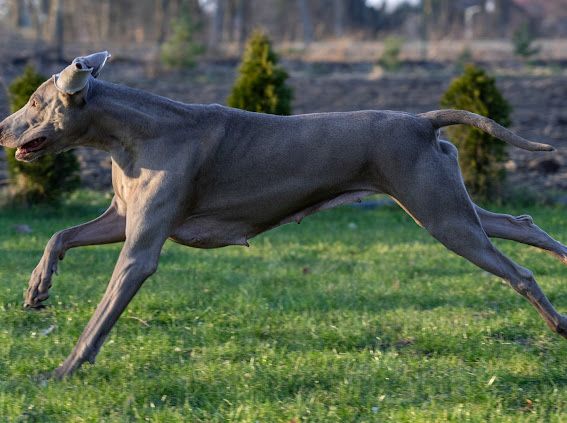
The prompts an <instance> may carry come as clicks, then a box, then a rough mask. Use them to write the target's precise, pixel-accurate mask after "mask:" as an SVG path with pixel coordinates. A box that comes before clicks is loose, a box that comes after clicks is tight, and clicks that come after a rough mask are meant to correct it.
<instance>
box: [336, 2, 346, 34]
mask: <svg viewBox="0 0 567 423" xmlns="http://www.w3.org/2000/svg"><path fill="white" fill-rule="evenodd" d="M333 12H334V22H333V30H334V33H335V37H337V38H338V37H342V36H343V33H344V13H345V10H344V2H343V0H334V2H333Z"/></svg>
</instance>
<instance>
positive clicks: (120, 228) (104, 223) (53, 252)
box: [24, 197, 126, 308]
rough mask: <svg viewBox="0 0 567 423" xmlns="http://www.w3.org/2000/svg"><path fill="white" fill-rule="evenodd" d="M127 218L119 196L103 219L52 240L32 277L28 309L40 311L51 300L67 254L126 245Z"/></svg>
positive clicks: (85, 224)
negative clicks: (78, 249) (54, 280)
mask: <svg viewBox="0 0 567 423" xmlns="http://www.w3.org/2000/svg"><path fill="white" fill-rule="evenodd" d="M125 228H126V216H125V209H124V207H122V206H121V204H119V202H118V200H117V199H116V197H115V198H114V199H113V200H112V203H111V204H110V207H109V208H108V210H106V211H105V212H104V213H103V214H102V215H101V216H100V217H98V218H97V219H95V220H92V221H90V222H87V223H84V224H82V225H78V226H74V227H72V228H68V229H64V230H62V231H60V232H57V233H56V234H55V235H53V236H52V237H51V239H50V240H49V242H48V243H47V246H46V247H45V251H44V252H43V256H42V257H41V260H40V261H39V263H38V265H37V266H36V267H35V269H34V271H33V272H32V274H31V277H30V281H29V284H28V290H27V292H26V297H25V303H24V304H25V306H26V307H32V308H36V307H39V306H40V305H41V302H42V301H45V300H46V299H47V298H48V297H49V288H51V278H52V276H53V273H54V272H55V271H56V270H57V262H58V261H59V260H63V256H64V255H65V252H66V251H67V250H68V249H70V248H74V247H82V246H85V245H99V244H110V243H113V242H122V241H124V237H125Z"/></svg>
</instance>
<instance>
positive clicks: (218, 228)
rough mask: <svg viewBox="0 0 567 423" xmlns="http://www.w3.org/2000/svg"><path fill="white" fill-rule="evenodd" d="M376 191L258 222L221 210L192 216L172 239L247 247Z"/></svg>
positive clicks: (211, 245) (206, 245)
mask: <svg viewBox="0 0 567 423" xmlns="http://www.w3.org/2000/svg"><path fill="white" fill-rule="evenodd" d="M376 193H377V191H375V190H372V191H370V190H357V191H349V192H344V193H342V194H340V195H338V196H335V197H332V198H330V199H327V200H325V201H321V202H319V203H315V204H311V205H309V206H307V207H302V208H299V209H298V210H296V211H294V212H293V213H291V214H288V215H283V216H274V217H273V219H272V220H271V221H267V222H266V221H263V222H256V221H253V220H251V219H240V220H238V219H233V218H230V216H229V215H226V214H224V213H222V212H211V213H207V214H201V215H193V216H190V217H189V218H188V219H187V220H185V222H183V224H182V225H181V226H179V227H178V228H177V229H176V230H175V232H174V233H173V235H172V236H171V239H172V240H173V241H175V242H178V243H180V244H183V245H187V246H190V247H195V248H219V247H226V246H228V245H245V246H248V240H249V239H250V238H253V237H255V236H256V235H258V234H260V233H262V232H265V231H267V230H270V229H273V228H275V227H277V226H280V225H284V224H286V223H290V222H297V223H299V222H301V220H302V219H303V218H304V217H305V216H308V215H310V214H313V213H316V212H318V211H321V210H326V209H331V208H333V207H337V206H340V205H342V204H348V203H352V202H355V201H360V199H362V198H364V197H366V196H368V195H372V194H376Z"/></svg>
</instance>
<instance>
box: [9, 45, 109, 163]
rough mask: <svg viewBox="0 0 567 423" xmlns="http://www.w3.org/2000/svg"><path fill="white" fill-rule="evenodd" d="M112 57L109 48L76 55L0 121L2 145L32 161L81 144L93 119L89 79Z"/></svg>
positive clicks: (18, 157)
mask: <svg viewBox="0 0 567 423" xmlns="http://www.w3.org/2000/svg"><path fill="white" fill-rule="evenodd" d="M109 57H110V54H108V52H106V51H104V52H100V53H95V54H91V55H89V56H84V57H77V58H76V59H75V60H73V62H72V63H71V64H70V65H69V66H67V67H66V68H65V69H63V70H62V71H61V73H59V74H57V75H53V77H52V78H50V79H49V80H47V81H45V82H44V83H43V84H41V86H40V87H39V88H38V89H37V90H36V91H35V92H34V93H33V94H32V95H31V97H30V99H29V101H28V102H27V104H26V105H25V106H24V107H22V108H21V109H20V110H18V111H17V112H15V113H14V114H12V115H10V116H8V117H7V118H6V119H4V120H3V121H2V122H1V123H0V146H4V147H9V148H16V159H18V160H21V161H26V162H30V161H33V160H35V159H37V158H38V157H41V156H43V155H44V154H47V153H55V154H56V153H60V152H62V151H65V150H68V149H70V148H73V147H75V146H76V145H78V144H79V143H80V140H81V138H82V137H84V136H85V134H86V133H87V131H88V129H89V126H90V121H91V117H90V113H89V111H88V107H87V100H88V94H89V80H90V79H91V78H96V77H97V76H98V74H99V73H100V71H101V69H102V67H103V66H104V64H105V63H106V60H107V59H108V58H109Z"/></svg>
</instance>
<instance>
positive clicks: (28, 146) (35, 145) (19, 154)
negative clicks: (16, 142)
mask: <svg viewBox="0 0 567 423" xmlns="http://www.w3.org/2000/svg"><path fill="white" fill-rule="evenodd" d="M46 142H47V138H45V137H39V138H34V139H33V140H31V141H29V142H27V143H25V144H24V145H21V146H19V147H18V148H17V150H16V159H18V160H26V159H27V158H28V157H29V156H31V155H32V154H33V153H35V152H37V151H39V150H41V149H42V148H43V147H44V146H45V144H46Z"/></svg>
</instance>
